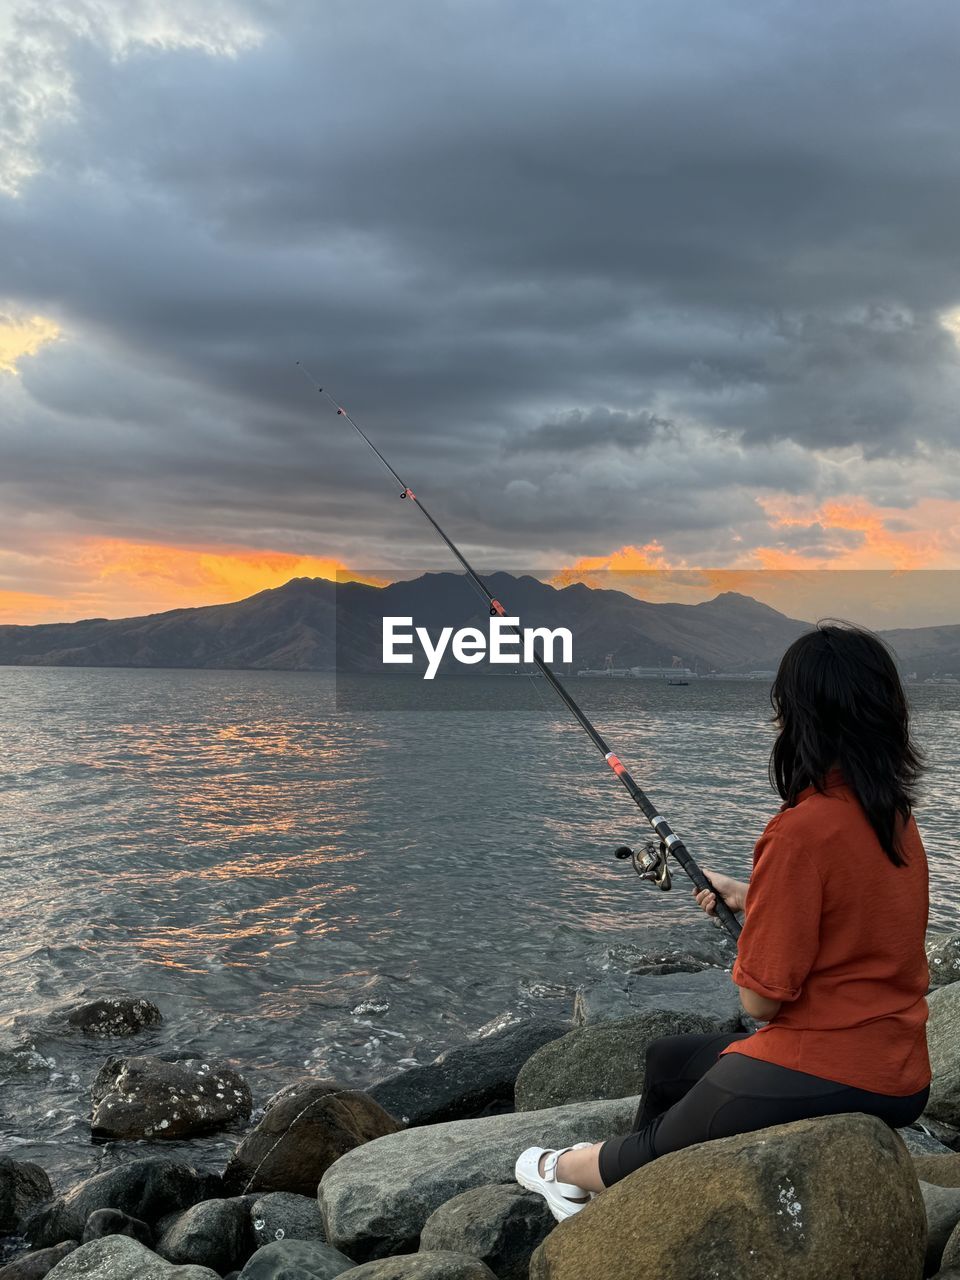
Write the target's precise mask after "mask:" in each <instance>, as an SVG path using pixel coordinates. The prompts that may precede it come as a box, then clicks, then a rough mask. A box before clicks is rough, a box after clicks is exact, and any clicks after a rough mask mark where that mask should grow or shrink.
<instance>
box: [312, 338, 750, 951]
mask: <svg viewBox="0 0 960 1280" xmlns="http://www.w3.org/2000/svg"><path fill="white" fill-rule="evenodd" d="M297 368H298V369H300V371H301V372H302V373H303V375H304V377H305V378H306V379H307V381H308V382H309V383H310V384H311V385H312V386H313V387H314V389H315V390H316V391H317V392H318V393H319V394H320V395H322V396H324V397H325V398H326V399H327V400H328V401H329V402H330V404H331V405H332V406H333V408H334V409H336V411H337V415H338V416H339V417H341V418H346V420H347V422H349V423H350V425H351V426H352V427H353V429H354V431H356V433H357V435H358V436H359V437H360V439H361V440H362V441H363V443H364V444H365V445H366V446H367V447H368V448H369V449H371V450H372V451H373V453H375V454H376V456H377V457H378V458H379V459H380V461H381V462H382V463H383V465H384V466H385V467H386V469H387V470H388V471H389V472H390V474H391V476H393V478H394V480H395V481H396V482H397V484H398V485H399V486H400V497H401V498H407V499H409V500H410V501H411V502H412V503H413V505H414V506H415V507H416V508H417V510H418V511H419V512H420V514H421V515H422V516H423V517H424V519H425V520H426V521H427V522H428V523H429V524H430V526H431V527H432V529H433V531H434V533H436V534H437V536H438V537H439V538H440V540H441V541H442V542H443V543H444V544H445V545H446V547H447V548H448V550H449V551H451V552H452V553H453V555H454V556H455V557H456V558H457V560H459V562H460V564H461V565H462V566H463V569H464V571H465V572H466V575H467V579H468V581H469V582H470V583H471V584H472V586H473V587H474V588H475V589H476V590H477V592H478V593H479V595H481V596H482V597H483V599H484V601H485V602H486V604H487V606H488V608H489V610H490V613H491V615H493V616H496V617H500V618H505V617H507V610H506V609H505V608H504V606H503V605H502V604H501V603H500V601H499V600H498V599H497V598H496V596H494V594H493V592H492V591H491V590H490V588H489V587H488V586H487V584H486V583H485V582H484V580H483V579H482V578H481V577H480V575H479V574H478V573H477V571H476V570H475V569H474V568H473V566H472V565H471V564H470V562H469V561H468V560H467V558H466V557H465V556H464V554H463V552H462V551H461V550H460V548H459V547H458V546H457V545H456V543H454V542H453V541H452V540H451V539H450V538H449V537H448V536H447V535H446V533H444V531H443V529H441V528H440V526H439V524H437V522H436V520H434V518H433V516H432V515H431V514H430V512H429V511H428V510H427V508H426V507H425V506H424V505H423V503H422V502H421V501H420V500H419V498H418V497H417V495H416V494H415V493H414V492H413V490H412V489H411V488H410V487H409V485H407V484H405V483H404V481H403V480H401V479H400V477H399V476H398V475H397V473H396V471H394V469H393V467H392V466H391V465H390V463H389V462H388V461H387V460H386V458H385V457H384V456H383V454H382V453H381V452H380V450H379V449H378V448H377V446H376V445H375V444H374V443H373V441H372V440H371V439H370V437H369V436H368V435H367V434H366V433H365V432H364V431H363V430H362V429H361V427H360V426H359V424H358V423H357V422H355V421H354V419H353V418H352V417H351V416H350V414H349V413H348V412H347V411H346V409H344V407H343V405H341V404H338V403H337V401H336V400H334V398H333V396H332V395H331V394H330V392H329V391H327V390H325V389H324V388H323V387H322V386H321V385H320V383H319V382H318V381H317V379H316V378H315V377H314V376H313V374H311V373H310V372H309V371H308V370H307V369H306V367H305V366H304V365H303V364H302V363H301V362H300V361H299V360H298V361H297ZM509 630H511V631H512V632H513V633H514V634H515V635H519V634H520V632H519V631H518V630H517V628H516V627H514V626H512V625H511V626H510V627H509ZM532 656H533V661H534V663H535V665H536V666H537V668H538V669H539V671H540V673H541V675H543V676H544V677H545V678H546V680H547V681H548V682H549V684H550V685H551V687H552V688H553V690H554V692H555V693H556V694H557V695H558V696H559V697H560V699H561V700H562V701H563V702H564V704H565V705H566V707H567V709H568V710H569V711H570V713H571V714H572V715H573V717H574V719H575V720H576V721H577V722H578V723H579V725H580V726H581V728H582V729H583V730H584V732H585V733H586V735H587V737H588V738H589V739H590V741H591V742H592V743H593V745H594V746H595V747H596V748H597V750H598V751H599V752H600V754H601V755H602V756H603V758H604V760H606V762H607V764H608V765H609V766H610V768H611V769H612V770H613V772H614V773H615V774H616V776H617V777H618V778H619V779H620V781H621V782H622V783H623V785H624V787H625V788H626V790H627V792H628V793H629V795H630V798H631V799H632V800H633V802H634V803H635V804H636V806H637V808H638V809H639V810H640V812H641V813H642V814H643V816H644V817H645V818H646V819H647V821H648V822H649V823H650V826H651V827H652V828H653V830H654V831H655V833H656V835H657V837H658V840H659V848H658V847H657V846H655V845H654V844H653V843H652V842H648V843H647V844H646V845H645V847H644V848H643V849H642V850H634V849H631V848H630V847H629V846H628V845H621V846H620V848H619V849H617V850H616V852H615V856H616V857H617V858H621V859H627V858H629V859H630V861H631V862H632V863H633V868H634V870H635V871H636V873H637V875H638V876H639V877H640V879H641V880H650V881H652V882H653V883H654V884H656V885H657V886H658V887H659V888H660V889H664V890H666V889H669V888H670V886H671V884H672V880H671V877H670V866H669V863H668V858H670V857H673V858H675V859H676V860H677V862H679V864H680V866H681V868H682V869H683V870H684V872H686V874H687V875H688V876H689V877H690V879H691V880H692V881H693V883H694V885H695V887H696V889H697V890H698V891H700V890H702V889H709V890H710V891H711V892H712V893H713V894H715V896H716V900H717V918H718V919H719V921H720V923H721V924H722V925H723V927H724V928H725V929H726V931H727V933H729V935H730V936H731V938H733V940H734V942H736V940H737V938H738V937H739V936H740V929H741V925H740V921H739V920H738V919H737V917H736V915H735V914H734V913H733V911H731V910H730V908H729V907H728V906H727V904H726V903H725V902H724V900H723V898H722V897H721V896H720V894H719V893H717V891H716V890H715V889H714V887H713V885H712V884H711V883H710V881H709V880H708V879H707V877H706V876H705V875H704V874H703V872H702V871H701V869H700V867H699V866H698V865H697V863H696V862H695V861H694V860H693V857H692V856H691V854H690V852H689V850H688V849H687V847H686V845H685V844H684V843H683V841H682V840H681V839H680V837H679V836H678V835H677V834H676V833H675V832H674V830H673V829H672V827H671V826H670V824H669V822H667V820H666V818H664V817H663V815H662V814H661V813H660V812H659V810H658V809H657V807H656V805H655V804H654V803H653V801H652V800H651V799H650V798H649V796H647V794H646V793H645V792H644V791H643V790H642V789H641V788H640V786H638V784H637V783H636V782H635V781H634V779H633V778H632V776H631V775H630V773H629V771H628V770H627V768H626V766H625V765H624V764H623V762H622V761H621V759H620V757H619V756H618V755H616V754H615V753H614V752H613V751H611V750H610V748H609V746H608V745H607V743H606V742H605V741H604V739H603V737H602V736H601V734H600V733H599V731H598V730H597V729H596V727H595V726H594V724H593V723H592V721H591V720H590V719H589V717H588V716H587V715H586V713H585V712H584V711H583V710H582V708H581V707H580V706H579V705H578V704H577V703H576V702H575V701H574V699H573V698H572V697H571V695H570V694H569V693H568V692H567V690H566V689H565V688H564V686H563V685H562V684H561V682H560V680H559V678H558V677H557V676H556V675H555V674H554V673H553V671H552V670H551V668H550V667H549V666H548V665H547V663H546V662H545V661H544V660H543V658H541V657H540V655H539V654H538V653H537V652H536V651H535V650H534V652H533V655H532Z"/></svg>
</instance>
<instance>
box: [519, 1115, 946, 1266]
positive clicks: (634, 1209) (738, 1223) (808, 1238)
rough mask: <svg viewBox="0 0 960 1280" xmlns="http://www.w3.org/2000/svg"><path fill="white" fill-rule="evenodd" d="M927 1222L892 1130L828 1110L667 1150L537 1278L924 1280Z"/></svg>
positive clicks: (538, 1257)
mask: <svg viewBox="0 0 960 1280" xmlns="http://www.w3.org/2000/svg"><path fill="white" fill-rule="evenodd" d="M665 1206H670V1211H669V1212H667V1213H665V1212H664V1207H665ZM926 1229H927V1228H926V1218H925V1215H924V1208H923V1201H922V1199H921V1197H920V1188H919V1185H918V1183H917V1178H916V1174H915V1173H914V1171H913V1164H912V1162H911V1159H910V1156H909V1155H908V1153H907V1150H906V1148H905V1147H904V1145H903V1143H902V1142H901V1141H900V1139H899V1138H898V1137H897V1136H896V1134H895V1133H894V1132H893V1131H892V1130H891V1129H889V1128H888V1127H887V1126H886V1125H885V1124H884V1123H883V1122H882V1121H881V1120H878V1119H876V1118H875V1117H873V1116H866V1115H860V1114H856V1115H854V1114H850V1115H838V1116H828V1117H822V1118H818V1119H815V1120H799V1121H796V1122H795V1123H793V1124H784V1125H777V1126H775V1127H773V1128H769V1129H760V1130H757V1131H755V1132H753V1133H746V1134H738V1135H736V1136H735V1137H731V1138H717V1139H714V1140H713V1141H711V1142H704V1143H699V1144H698V1145H696V1146H693V1147H687V1148H685V1149H684V1150H681V1151H675V1152H672V1153H670V1154H668V1155H664V1156H661V1157H660V1158H659V1159H658V1160H655V1161H653V1163H651V1164H648V1165H645V1166H644V1167H643V1168H641V1169H638V1170H637V1171H636V1172H635V1173H632V1174H630V1175H629V1177H627V1178H624V1179H623V1181H622V1182H618V1183H616V1184H614V1186H612V1187H609V1188H608V1189H607V1190H606V1191H604V1192H603V1194H602V1195H599V1196H597V1198H596V1199H595V1200H592V1201H591V1202H590V1204H588V1205H587V1206H586V1207H585V1208H584V1209H583V1210H582V1211H581V1212H580V1213H578V1214H576V1215H575V1216H574V1217H572V1218H570V1219H568V1220H567V1221H566V1222H565V1223H563V1224H562V1226H561V1227H560V1228H559V1229H558V1230H557V1231H554V1232H551V1234H550V1235H549V1236H548V1237H547V1239H546V1240H545V1241H544V1243H543V1244H542V1245H541V1246H540V1248H539V1249H538V1250H537V1251H536V1253H535V1254H534V1255H533V1259H532V1261H531V1264H530V1280H583V1278H584V1277H585V1276H594V1275H597V1276H600V1275H602V1276H603V1278H604V1280H691V1277H694V1276H697V1277H707V1276H710V1275H722V1276H726V1275H730V1276H733V1275H736V1276H737V1280H753V1278H754V1277H755V1278H756V1280H771V1277H776V1280H840V1278H841V1277H842V1278H843V1280H858V1278H860V1280H920V1277H921V1275H922V1273H923V1258H924V1249H925V1245H926Z"/></svg>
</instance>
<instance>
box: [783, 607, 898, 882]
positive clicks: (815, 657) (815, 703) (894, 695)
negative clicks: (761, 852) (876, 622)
mask: <svg viewBox="0 0 960 1280" xmlns="http://www.w3.org/2000/svg"><path fill="white" fill-rule="evenodd" d="M770 704H771V706H772V707H773V710H774V717H775V723H776V724H777V725H778V726H779V729H780V732H779V733H778V734H777V740H776V742H775V743H774V744H773V750H772V751H771V753H770V781H771V782H772V783H773V785H774V786H775V787H776V789H777V791H778V792H779V793H780V795H781V797H782V798H783V800H784V801H785V802H786V805H787V806H788V807H792V806H793V805H794V804H796V801H797V796H798V795H799V794H800V792H801V791H802V790H803V789H804V787H809V786H814V787H816V788H817V790H818V791H822V790H823V787H824V780H825V778H826V776H827V774H828V773H829V772H830V769H831V768H833V767H839V768H840V769H841V770H842V772H843V776H844V780H845V782H846V783H847V785H848V786H849V787H850V788H851V790H852V791H853V792H854V794H855V795H856V797H857V799H858V800H859V801H860V804H861V805H862V806H863V810H864V812H865V813H866V815H867V818H868V819H869V821H870V825H871V826H872V827H873V829H874V831H875V832H876V833H877V839H878V840H879V841H880V844H881V845H882V846H883V850H884V853H886V855H887V857H888V858H889V859H890V861H891V862H892V863H893V864H894V866H897V867H901V866H903V865H904V863H905V861H906V859H905V858H904V856H903V850H902V848H901V847H900V843H899V829H898V828H899V826H900V825H901V824H902V823H904V822H906V820H907V819H908V818H909V817H910V814H911V812H912V810H913V806H914V803H915V797H914V794H913V789H914V787H915V785H916V783H917V780H918V779H919V777H920V772H921V769H922V755H921V753H920V751H919V750H918V749H917V748H916V747H915V746H914V745H913V743H912V742H911V741H910V726H909V711H908V708H907V699H906V695H905V694H904V692H903V685H902V684H901V683H900V675H899V673H898V671H897V667H896V664H895V662H894V660H893V655H892V654H891V652H890V650H889V649H888V648H887V646H886V645H885V644H884V643H883V641H882V640H881V639H880V637H879V636H875V635H873V633H872V632H870V631H864V630H862V629H861V628H859V627H854V626H851V625H850V624H849V623H844V622H836V621H834V620H832V619H831V620H830V621H826V622H820V623H818V624H817V629H816V631H808V632H807V633H806V634H805V635H802V636H800V638H799V639H798V640H794V642H793V644H792V645H791V646H790V648H789V649H788V650H787V651H786V653H785V654H784V655H783V658H782V659H781V661H780V669H779V670H778V672H777V676H776V679H775V680H774V682H773V687H772V688H771V690H770ZM898 820H899V821H898Z"/></svg>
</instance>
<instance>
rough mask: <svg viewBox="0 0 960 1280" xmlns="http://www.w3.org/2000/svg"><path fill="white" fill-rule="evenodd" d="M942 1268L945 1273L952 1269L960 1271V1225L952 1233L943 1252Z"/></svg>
mask: <svg viewBox="0 0 960 1280" xmlns="http://www.w3.org/2000/svg"><path fill="white" fill-rule="evenodd" d="M940 1267H941V1269H942V1270H943V1271H946V1270H948V1269H949V1268H951V1267H956V1269H957V1270H958V1271H960V1225H958V1226H956V1227H954V1228H953V1230H952V1231H951V1232H950V1238H949V1239H948V1240H947V1243H946V1246H945V1247H944V1250H943V1257H942V1258H941V1259H940Z"/></svg>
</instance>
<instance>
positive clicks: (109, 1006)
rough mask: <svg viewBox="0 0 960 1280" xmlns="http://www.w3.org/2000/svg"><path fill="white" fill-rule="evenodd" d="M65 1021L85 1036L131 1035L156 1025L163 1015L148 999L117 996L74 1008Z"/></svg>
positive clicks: (92, 1001) (161, 1020)
mask: <svg viewBox="0 0 960 1280" xmlns="http://www.w3.org/2000/svg"><path fill="white" fill-rule="evenodd" d="M67 1021H68V1022H69V1024H70V1026H71V1027H77V1028H79V1029H80V1030H81V1031H82V1032H83V1033H84V1035H88V1036H133V1035H136V1034H137V1032H139V1031H143V1030H144V1028H145V1027H157V1026H159V1025H160V1023H161V1022H163V1014H162V1013H161V1012H160V1010H159V1009H158V1008H157V1006H156V1005H155V1004H154V1003H153V1002H152V1001H150V1000H144V999H143V998H142V997H139V998H138V997H136V996H117V997H107V998H104V999H101V1000H91V1001H90V1002H89V1003H87V1004H80V1005H76V1006H75V1007H74V1008H73V1009H71V1010H70V1011H69V1012H68V1014H67Z"/></svg>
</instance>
